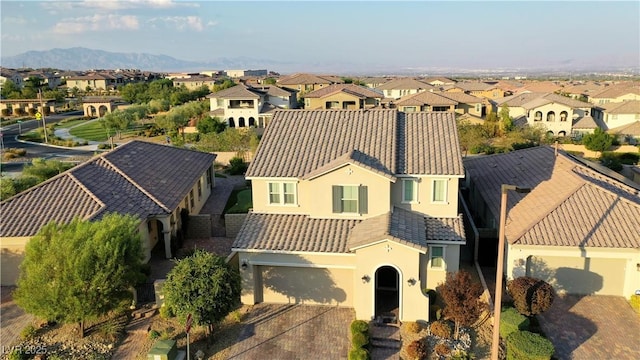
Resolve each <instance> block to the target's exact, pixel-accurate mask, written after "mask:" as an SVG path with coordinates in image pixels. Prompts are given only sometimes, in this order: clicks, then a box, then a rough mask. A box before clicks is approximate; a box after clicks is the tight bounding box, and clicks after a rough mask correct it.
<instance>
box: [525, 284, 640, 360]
mask: <svg viewBox="0 0 640 360" xmlns="http://www.w3.org/2000/svg"><path fill="white" fill-rule="evenodd" d="M538 320H539V322H540V326H541V327H542V330H543V331H544V333H545V334H546V335H547V338H549V340H551V342H553V345H554V346H555V348H556V352H555V355H554V357H555V358H557V359H640V315H638V314H636V313H635V312H634V311H633V309H632V308H631V305H629V303H628V302H627V301H626V300H625V299H624V298H622V297H618V296H595V295H594V296H578V295H567V296H565V297H564V298H560V297H558V298H556V299H555V301H554V303H553V306H552V307H551V309H549V311H547V312H545V313H543V314H541V315H538Z"/></svg>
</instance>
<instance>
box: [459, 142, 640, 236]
mask: <svg viewBox="0 0 640 360" xmlns="http://www.w3.org/2000/svg"><path fill="white" fill-rule="evenodd" d="M464 164H465V167H466V169H467V170H468V175H469V176H470V178H471V180H472V182H473V183H474V184H475V185H474V186H475V189H477V191H478V192H479V193H480V195H481V196H482V198H483V199H484V200H485V202H486V204H487V207H488V210H489V211H491V213H492V214H494V216H495V218H498V214H499V210H500V194H501V189H500V186H501V184H513V185H517V186H521V187H529V188H531V189H532V191H531V192H530V193H529V194H520V193H515V192H510V193H509V196H508V205H507V206H508V217H507V225H506V231H505V233H506V237H507V240H508V241H509V242H510V243H515V244H523V245H554V246H581V247H608V248H640V231H638V229H640V196H639V194H640V191H639V190H638V189H637V188H634V187H632V186H630V184H631V182H623V181H622V180H621V179H620V180H617V179H615V178H614V177H613V176H615V175H614V174H613V173H608V174H607V173H606V171H607V170H604V169H602V170H601V169H600V168H599V167H598V166H597V165H590V164H589V163H588V162H585V161H579V160H577V159H576V158H573V157H572V156H570V155H568V154H566V153H564V152H563V151H558V155H557V156H555V155H554V150H553V149H552V148H550V147H535V148H529V149H524V150H518V151H513V152H510V153H507V154H496V155H490V156H481V157H474V158H467V159H465V161H464Z"/></svg>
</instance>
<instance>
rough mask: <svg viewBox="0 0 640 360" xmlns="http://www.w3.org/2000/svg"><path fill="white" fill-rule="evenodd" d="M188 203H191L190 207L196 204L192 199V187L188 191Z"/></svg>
mask: <svg viewBox="0 0 640 360" xmlns="http://www.w3.org/2000/svg"><path fill="white" fill-rule="evenodd" d="M189 204H190V205H191V209H193V208H194V207H195V206H196V205H195V202H194V200H193V189H191V191H189Z"/></svg>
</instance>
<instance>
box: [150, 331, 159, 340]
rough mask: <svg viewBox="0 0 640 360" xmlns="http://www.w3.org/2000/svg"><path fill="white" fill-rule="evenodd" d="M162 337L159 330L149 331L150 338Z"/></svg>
mask: <svg viewBox="0 0 640 360" xmlns="http://www.w3.org/2000/svg"><path fill="white" fill-rule="evenodd" d="M159 337H160V333H159V332H158V331H157V330H151V331H149V339H151V340H155V339H157V338H159Z"/></svg>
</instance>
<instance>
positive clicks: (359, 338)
mask: <svg viewBox="0 0 640 360" xmlns="http://www.w3.org/2000/svg"><path fill="white" fill-rule="evenodd" d="M368 343H369V336H367V334H366V333H363V332H357V333H355V334H351V345H352V347H353V348H354V349H358V348H363V347H365V346H366V345H367V344H368Z"/></svg>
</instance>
